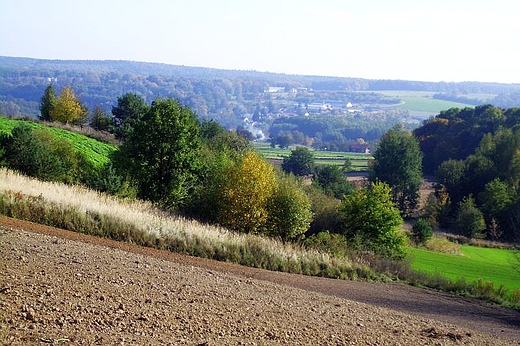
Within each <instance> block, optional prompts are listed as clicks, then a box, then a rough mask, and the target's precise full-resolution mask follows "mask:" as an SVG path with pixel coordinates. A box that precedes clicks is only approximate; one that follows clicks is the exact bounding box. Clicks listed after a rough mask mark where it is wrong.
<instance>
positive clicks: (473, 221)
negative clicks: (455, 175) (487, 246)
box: [456, 195, 486, 239]
mask: <svg viewBox="0 0 520 346" xmlns="http://www.w3.org/2000/svg"><path fill="white" fill-rule="evenodd" d="M456 224H457V228H458V230H459V232H460V233H461V234H462V235H464V236H466V237H468V238H477V239H481V238H485V236H486V233H485V230H486V222H485V221H484V215H483V214H482V212H481V211H480V210H479V209H478V208H477V206H476V205H475V200H474V199H473V196H471V195H470V196H468V197H466V198H464V199H463V200H462V201H461V202H460V203H459V206H458V213H457V220H456Z"/></svg>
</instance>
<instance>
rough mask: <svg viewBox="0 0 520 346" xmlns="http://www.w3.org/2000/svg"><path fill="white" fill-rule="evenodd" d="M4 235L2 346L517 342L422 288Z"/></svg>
mask: <svg viewBox="0 0 520 346" xmlns="http://www.w3.org/2000/svg"><path fill="white" fill-rule="evenodd" d="M0 225H1V226H0V249H1V251H2V254H3V255H2V260H1V261H0V269H1V270H0V272H1V273H2V276H3V278H2V286H1V290H0V298H1V302H2V304H0V312H1V316H2V319H1V320H0V340H1V342H2V344H5V345H19V344H40V343H50V344H58V343H65V344H69V343H70V344H119V343H125V344H126V343H129V344H147V345H163V344H167V343H174V344H191V345H244V344H265V345H271V344H273V345H275V344H291V345H316V344H322V345H337V344H341V345H345V344H355V345H359V344H378V345H396V344H405V345H419V344H420V345H439V344H442V345H455V344H456V345H460V344H464V345H511V344H516V343H518V342H520V335H519V334H518V327H519V326H518V323H519V321H520V315H519V313H518V312H517V311H513V310H508V309H503V308H498V307H493V306H490V305H487V304H483V303H477V302H474V301H470V300H465V299H462V298H454V297H453V296H449V295H445V294H442V293H436V292H433V291H429V290H422V289H417V288H413V287H409V286H403V285H396V284H371V283H366V282H355V281H343V280H329V279H322V278H312V277H305V276H300V275H288V274H283V273H276V272H269V271H264V270H259V269H253V268H246V267H241V266H237V265H232V264H229V263H222V262H214V261H209V260H202V259H197V258H193V257H186V256H181V255H177V254H172V253H169V252H165V251H157V250H152V249H149V248H142V247H138V246H134V245H129V244H124V243H118V242H115V241H110V240H106V239H101V238H93V237H89V236H85V235H82V234H78V233H73V232H66V231H62V230H58V229H55V228H50V227H42V226H39V225H36V224H33V223H28V222H21V221H18V220H14V219H9V218H5V217H0ZM20 264H23V265H20Z"/></svg>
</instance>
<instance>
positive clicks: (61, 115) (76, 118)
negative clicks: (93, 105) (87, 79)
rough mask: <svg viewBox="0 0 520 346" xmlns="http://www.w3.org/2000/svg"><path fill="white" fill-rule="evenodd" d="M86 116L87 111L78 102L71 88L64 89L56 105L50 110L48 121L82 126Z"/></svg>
mask: <svg viewBox="0 0 520 346" xmlns="http://www.w3.org/2000/svg"><path fill="white" fill-rule="evenodd" d="M87 114H88V109H87V108H86V107H85V106H84V105H83V104H82V103H81V102H80V101H79V100H78V98H77V97H76V94H75V93H74V91H73V90H72V88H71V87H65V88H64V89H63V90H62V91H61V93H60V95H59V96H58V98H57V99H56V104H55V105H54V107H53V108H52V109H51V110H50V120H51V121H58V122H60V123H65V124H75V125H78V124H82V123H83V122H84V121H85V119H86V117H87Z"/></svg>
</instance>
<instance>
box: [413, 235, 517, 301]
mask: <svg viewBox="0 0 520 346" xmlns="http://www.w3.org/2000/svg"><path fill="white" fill-rule="evenodd" d="M461 251H462V255H455V254H447V253H440V252H433V251H430V250H425V249H418V248H411V249H410V255H411V256H412V258H413V261H412V268H413V269H415V270H418V271H423V272H427V273H431V274H439V275H441V276H443V277H446V278H449V279H452V280H458V279H461V278H463V279H464V280H466V282H468V283H469V282H473V281H476V280H478V279H483V280H485V281H490V282H493V285H494V287H495V288H498V287H500V285H504V287H505V288H506V289H507V290H508V291H509V292H512V291H515V290H520V273H519V272H517V271H515V270H514V268H513V266H512V264H513V263H515V260H516V258H515V257H514V251H512V250H503V249H492V248H481V247H475V246H469V245H463V246H461Z"/></svg>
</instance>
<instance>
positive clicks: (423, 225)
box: [412, 218, 433, 244]
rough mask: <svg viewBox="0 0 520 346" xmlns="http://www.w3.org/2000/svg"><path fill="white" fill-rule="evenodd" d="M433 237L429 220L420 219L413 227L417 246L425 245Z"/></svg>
mask: <svg viewBox="0 0 520 346" xmlns="http://www.w3.org/2000/svg"><path fill="white" fill-rule="evenodd" d="M432 235H433V229H432V226H431V225H430V223H429V222H428V220H425V219H422V218H421V219H418V220H417V221H416V222H415V223H414V224H413V226H412V236H413V238H414V240H415V242H416V243H417V244H425V243H426V242H428V240H430V238H431V237H432Z"/></svg>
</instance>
